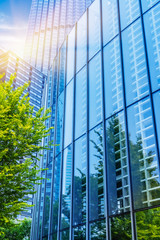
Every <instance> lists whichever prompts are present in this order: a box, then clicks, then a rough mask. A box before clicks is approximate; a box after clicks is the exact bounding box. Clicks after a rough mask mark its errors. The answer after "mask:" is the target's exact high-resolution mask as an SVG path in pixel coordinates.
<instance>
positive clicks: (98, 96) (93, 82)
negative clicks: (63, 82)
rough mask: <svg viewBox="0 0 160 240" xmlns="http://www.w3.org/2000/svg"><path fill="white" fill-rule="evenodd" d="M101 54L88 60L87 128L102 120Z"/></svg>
mask: <svg viewBox="0 0 160 240" xmlns="http://www.w3.org/2000/svg"><path fill="white" fill-rule="evenodd" d="M101 78H102V74H101V55H100V53H98V55H96V56H95V57H94V58H93V59H92V60H91V61H90V62H89V114H90V115H89V128H92V127H94V126H95V125H96V124H98V123H99V122H100V121H101V120H102V79H101Z"/></svg>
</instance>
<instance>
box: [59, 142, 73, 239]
mask: <svg viewBox="0 0 160 240" xmlns="http://www.w3.org/2000/svg"><path fill="white" fill-rule="evenodd" d="M71 179H72V148H71V146H69V147H68V148H66V149H65V150H64V153H63V181H62V203H61V204H62V209H61V229H64V228H67V227H69V226H70V209H71ZM65 240H66V239H65Z"/></svg>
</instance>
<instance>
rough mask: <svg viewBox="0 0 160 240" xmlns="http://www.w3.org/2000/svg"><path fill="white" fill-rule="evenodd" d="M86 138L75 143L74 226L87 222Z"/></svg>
mask: <svg viewBox="0 0 160 240" xmlns="http://www.w3.org/2000/svg"><path fill="white" fill-rule="evenodd" d="M86 148H87V145H86V136H84V137H81V138H80V139H78V140H77V141H76V142H75V162H74V193H73V199H74V201H73V225H78V224H81V223H83V222H85V221H86V169H87V149H86Z"/></svg>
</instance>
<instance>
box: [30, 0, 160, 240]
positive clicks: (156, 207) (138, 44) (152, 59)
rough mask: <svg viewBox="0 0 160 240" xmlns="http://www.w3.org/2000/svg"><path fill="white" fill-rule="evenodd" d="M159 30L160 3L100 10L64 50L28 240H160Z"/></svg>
mask: <svg viewBox="0 0 160 240" xmlns="http://www.w3.org/2000/svg"><path fill="white" fill-rule="evenodd" d="M76 2H78V1H76ZM67 4H68V5H67V6H68V7H69V6H71V5H70V1H68V2H67ZM57 14H58V13H57ZM67 14H69V12H67ZM61 18H62V16H61ZM62 21H63V20H62ZM68 21H69V20H68V19H67V22H68ZM159 21H160V1H157V0H156V1H154V0H152V1H151V0H128V1H127V0H113V1H110V0H95V1H94V2H93V3H92V4H91V6H90V7H89V8H88V9H87V10H86V12H85V13H84V15H83V16H82V17H81V18H80V20H79V21H78V22H77V23H76V24H75V26H74V27H73V29H72V31H71V32H70V33H69V35H68V36H67V38H66V39H65V41H64V42H63V45H62V47H61V48H60V50H59V51H58V54H57V56H56V58H55V59H54V67H53V73H52V75H53V77H52V78H54V79H55V81H54V84H55V87H54V88H53V87H51V91H53V90H54V96H55V98H54V99H55V108H54V109H55V111H54V113H55V122H54V123H53V125H54V126H55V128H54V132H55V134H54V142H55V143H56V144H57V145H58V146H55V147H54V148H53V152H52V153H53V158H52V159H50V160H49V161H50V162H48V160H47V161H46V162H48V163H47V164H46V166H47V168H48V170H46V173H45V176H48V177H49V178H51V181H50V180H48V179H46V180H45V184H44V185H43V183H42V185H41V187H40V189H41V190H39V191H38V192H37V194H36V197H35V203H36V205H35V210H34V212H35V214H34V219H33V224H32V234H31V239H32V240H40V239H48V240H51V239H52V240H53V239H54V240H62V239H64V240H83V239H85V240H104V239H107V240H140V239H144V240H151V239H156V240H158V239H160V233H159V223H160V168H159V167H160V111H159V109H160V37H159ZM55 82H56V83H55ZM47 86H49V84H48V85H47ZM46 91H49V90H47V89H46ZM46 101H48V100H46ZM49 104H50V103H49ZM53 105H54V104H53ZM53 105H52V106H53ZM43 163H44V159H43ZM51 165H52V170H50V169H51ZM49 184H50V185H51V186H50V185H49ZM48 199H50V206H49V208H47V204H48V202H47V201H48ZM42 202H43V204H42ZM41 219H42V220H41ZM41 228H42V229H43V230H41V232H40V231H39V229H41Z"/></svg>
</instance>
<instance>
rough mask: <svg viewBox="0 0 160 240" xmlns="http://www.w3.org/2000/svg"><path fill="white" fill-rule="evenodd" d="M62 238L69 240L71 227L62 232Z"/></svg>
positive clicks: (62, 239)
mask: <svg viewBox="0 0 160 240" xmlns="http://www.w3.org/2000/svg"><path fill="white" fill-rule="evenodd" d="M60 240H69V229H68V230H65V231H63V232H61V233H60Z"/></svg>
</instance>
